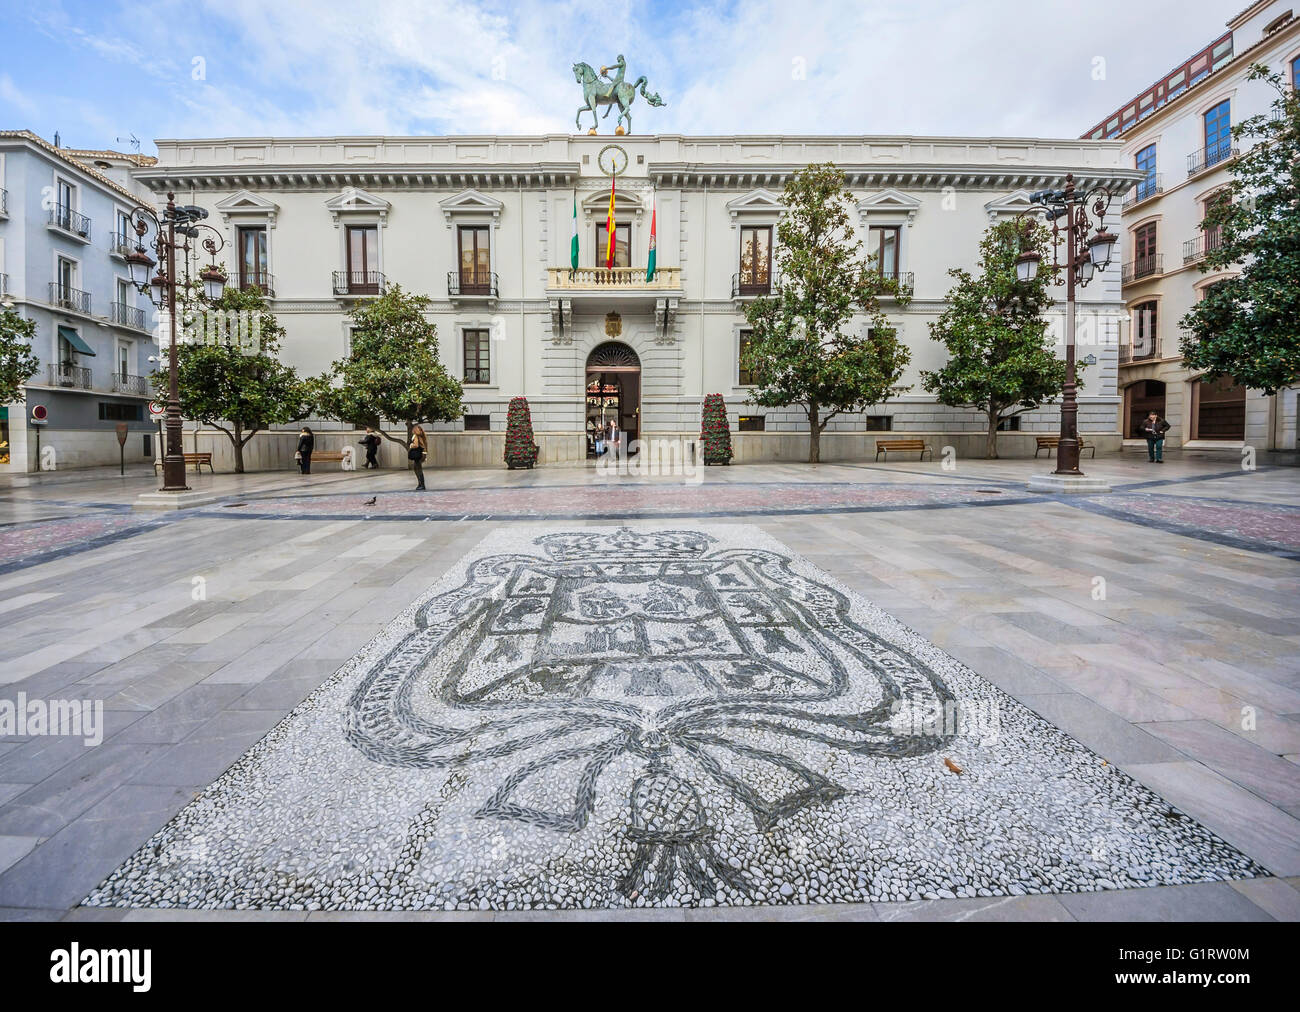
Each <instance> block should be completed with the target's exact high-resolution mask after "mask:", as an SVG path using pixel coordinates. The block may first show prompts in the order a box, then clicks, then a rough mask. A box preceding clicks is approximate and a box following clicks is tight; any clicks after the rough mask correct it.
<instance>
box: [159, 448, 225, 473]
mask: <svg viewBox="0 0 1300 1012" xmlns="http://www.w3.org/2000/svg"><path fill="white" fill-rule="evenodd" d="M183 456H184V457H185V466H186V467H189V466H190V465H191V464H193V465H194V470H195V471H196V472H197V473H199V474H202V473H203V465H204V464H207V465H208V470H209V471H212V454H210V453H186V454H184V455H183ZM162 466H163V462H162V461H161V460H155V461H154V462H153V473H154V474H157V473H158V469H159V468H160V467H162ZM213 473H214V474H215V473H216V472H215V471H213Z"/></svg>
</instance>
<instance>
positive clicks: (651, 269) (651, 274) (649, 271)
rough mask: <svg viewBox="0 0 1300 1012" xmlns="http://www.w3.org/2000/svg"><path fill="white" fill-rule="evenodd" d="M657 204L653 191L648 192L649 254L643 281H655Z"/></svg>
mask: <svg viewBox="0 0 1300 1012" xmlns="http://www.w3.org/2000/svg"><path fill="white" fill-rule="evenodd" d="M657 203H658V200H657V194H656V193H655V191H653V190H651V191H650V254H649V256H647V257H646V261H645V279H646V281H653V280H654V279H655V247H656V246H657V245H658V244H659V238H658V235H657V230H656V228H655V212H656V207H655V205H656V204H657Z"/></svg>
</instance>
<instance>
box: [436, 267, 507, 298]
mask: <svg viewBox="0 0 1300 1012" xmlns="http://www.w3.org/2000/svg"><path fill="white" fill-rule="evenodd" d="M499 296H500V288H499V286H498V279H497V275H496V272H495V271H448V272H447V298H449V299H451V300H452V301H453V302H456V301H461V300H464V301H466V302H475V301H477V302H484V301H488V300H491V299H495V298H498V297H499Z"/></svg>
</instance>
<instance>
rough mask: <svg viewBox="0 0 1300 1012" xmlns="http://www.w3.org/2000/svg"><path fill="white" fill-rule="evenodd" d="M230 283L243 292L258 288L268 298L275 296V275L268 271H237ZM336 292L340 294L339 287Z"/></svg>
mask: <svg viewBox="0 0 1300 1012" xmlns="http://www.w3.org/2000/svg"><path fill="white" fill-rule="evenodd" d="M230 283H231V284H232V285H234V286H235V287H236V288H238V289H239V290H240V291H241V292H247V291H249V290H250V289H253V288H256V289H257V290H258V291H260V292H261V293H262V294H263V295H265V296H266V297H267V298H268V299H274V298H275V275H273V274H268V273H266V271H237V272H235V273H234V274H233V275H231V278H230ZM334 294H336V295H337V294H339V292H338V291H337V289H336V291H335V293H334Z"/></svg>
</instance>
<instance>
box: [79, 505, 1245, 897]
mask: <svg viewBox="0 0 1300 1012" xmlns="http://www.w3.org/2000/svg"><path fill="white" fill-rule="evenodd" d="M1262 874H1267V873H1266V872H1265V871H1264V870H1263V869H1262V868H1261V867H1260V866H1258V865H1257V864H1255V863H1254V862H1253V861H1251V860H1250V859H1249V858H1247V857H1246V856H1244V855H1243V854H1241V853H1240V852H1239V851H1237V850H1236V849H1234V848H1233V847H1231V846H1229V845H1228V844H1227V843H1225V842H1224V841H1223V840H1221V839H1219V838H1218V837H1217V836H1215V835H1214V834H1212V833H1211V832H1209V831H1208V830H1206V829H1205V828H1204V827H1202V826H1201V825H1200V824H1198V823H1197V822H1195V821H1194V820H1192V819H1191V818H1189V817H1188V816H1186V815H1185V814H1183V813H1181V812H1179V811H1177V810H1175V809H1173V808H1171V807H1170V806H1169V804H1168V803H1167V802H1165V801H1163V800H1162V799H1160V798H1159V797H1158V796H1157V795H1155V794H1154V793H1152V792H1151V791H1150V790H1148V789H1146V788H1145V787H1143V786H1141V785H1139V784H1138V783H1137V782H1135V781H1134V780H1132V779H1131V778H1130V777H1129V776H1127V775H1126V774H1124V773H1122V772H1121V771H1119V770H1118V769H1116V768H1115V767H1114V766H1112V765H1109V764H1108V763H1107V762H1106V761H1105V760H1104V759H1102V758H1101V757H1099V756H1097V755H1096V754H1094V753H1093V752H1091V751H1089V750H1088V749H1086V748H1085V747H1083V746H1082V745H1080V744H1079V743H1078V742H1077V741H1075V740H1074V739H1072V738H1070V737H1069V736H1067V735H1066V734H1064V733H1063V732H1061V731H1060V730H1058V729H1057V728H1055V727H1053V726H1052V725H1050V724H1048V723H1047V722H1046V721H1044V720H1043V719H1042V718H1040V717H1038V716H1037V715H1035V714H1034V713H1032V712H1031V711H1029V710H1028V709H1026V708H1025V707H1024V706H1022V705H1021V704H1019V703H1017V702H1016V701H1015V700H1013V699H1011V698H1010V697H1008V696H1006V695H1005V694H1003V693H1002V692H1000V691H999V690H997V689H996V688H994V687H993V686H991V685H990V684H989V683H987V682H986V681H984V680H983V679H982V678H980V677H979V676H978V675H977V674H975V673H974V672H973V671H971V670H970V669H968V668H966V667H965V666H963V665H961V664H960V663H958V662H957V661H955V660H953V659H952V658H950V657H949V656H947V655H946V654H944V653H943V652H942V651H940V650H939V649H938V648H936V647H935V646H934V645H933V644H931V643H930V642H928V641H927V640H925V639H923V638H922V637H920V636H918V635H917V634H916V633H914V632H912V631H910V630H908V629H906V628H905V627H903V626H901V625H900V624H899V623H897V622H896V621H895V620H893V619H892V618H890V617H889V616H888V615H887V614H885V613H883V612H881V611H880V610H879V609H877V608H875V607H873V606H872V605H870V604H869V603H868V602H866V601H864V600H863V599H862V598H860V597H859V596H857V595H856V594H854V593H853V592H851V591H850V590H848V589H847V588H845V587H844V586H843V585H841V584H839V583H838V582H837V581H835V580H833V579H832V578H830V577H828V576H827V575H826V574H824V573H822V572H820V571H819V570H817V569H815V568H814V567H812V566H811V565H810V564H808V563H807V562H806V561H805V560H802V559H801V558H799V557H798V556H796V555H794V554H792V553H791V552H790V551H789V550H788V549H787V548H785V547H784V546H782V545H781V544H780V543H779V542H776V541H775V540H773V539H771V538H770V537H768V536H767V535H765V534H764V533H763V532H761V531H760V530H758V529H757V528H755V527H751V526H746V525H728V526H697V525H691V527H690V529H678V528H673V527H670V526H666V525H659V526H643V525H637V526H635V527H621V528H618V527H586V528H582V529H575V530H569V529H563V528H556V527H554V526H552V527H549V528H544V529H539V528H538V527H528V528H525V527H523V526H514V527H511V528H507V529H503V530H499V531H497V532H494V533H493V534H491V535H490V536H489V537H488V538H487V539H485V540H484V541H483V542H482V543H481V544H480V545H479V546H478V547H477V548H476V549H475V550H473V551H472V552H470V553H469V554H468V555H467V556H466V557H465V558H464V559H462V560H461V561H460V562H459V563H458V564H457V565H456V566H455V567H453V569H452V570H451V571H450V572H448V573H447V574H446V575H445V576H444V577H443V578H442V579H441V580H440V581H439V582H438V583H437V584H436V585H435V586H434V587H433V588H432V589H431V590H430V591H429V592H428V593H427V594H425V595H424V596H422V597H421V598H420V599H418V600H417V601H415V602H414V603H413V604H412V605H411V606H410V607H408V608H407V609H406V611H405V612H404V613H403V614H402V615H401V616H399V617H398V618H397V619H396V620H394V622H393V623H392V624H391V625H390V626H389V628H388V629H387V630H385V632H384V633H382V634H381V635H380V636H379V637H377V638H376V639H375V640H374V641H372V642H371V643H370V644H369V645H368V646H367V647H366V648H365V649H364V650H362V651H361V652H360V653H359V654H358V655H357V656H356V657H355V658H353V659H352V661H350V662H349V663H348V664H347V665H346V666H345V667H344V668H342V669H341V670H340V671H339V672H338V673H337V674H336V675H335V676H333V677H332V678H330V679H329V680H327V681H326V682H325V683H324V684H323V685H322V686H321V687H320V688H319V689H317V690H316V692H314V693H313V694H312V695H311V696H309V697H308V698H307V699H306V700H305V701H304V702H303V703H302V704H301V705H300V706H299V707H298V708H297V709H296V710H294V711H293V712H292V713H291V714H290V715H289V716H288V717H287V718H286V719H285V720H284V721H283V722H282V723H281V724H280V725H278V726H277V727H276V728H275V729H274V730H273V731H272V732H271V733H270V734H269V735H267V737H266V738H264V739H263V740H262V741H261V742H259V743H258V744H257V745H255V746H254V747H253V748H252V749H251V750H250V751H249V752H248V753H247V754H246V755H245V756H244V757H243V758H242V759H240V760H239V761H238V762H237V763H236V764H235V765H234V766H233V767H232V768H231V769H230V770H229V771H228V772H227V773H226V774H225V775H223V776H222V777H221V778H220V779H218V780H217V781H216V783H214V784H213V785H212V786H211V787H210V788H208V789H207V790H205V791H204V792H202V793H201V794H200V796H199V797H198V798H197V799H196V800H195V801H194V802H193V803H192V804H190V805H189V806H188V807H187V808H186V809H185V810H183V811H182V812H181V813H180V814H179V815H178V816H177V817H176V818H175V819H174V820H173V821H172V822H171V823H169V824H168V825H167V826H166V827H165V828H164V829H163V830H162V831H161V832H159V833H158V834H157V835H156V836H155V837H154V838H153V839H151V840H150V841H148V842H147V843H146V844H145V845H144V846H143V847H142V848H141V849H140V851H138V852H137V853H136V854H135V855H134V856H133V857H131V858H130V859H129V860H128V861H127V862H126V863H125V864H124V865H122V867H120V868H119V869H118V870H117V871H116V872H114V873H113V874H112V875H111V876H110V877H109V878H108V879H107V880H106V881H105V882H104V883H103V884H102V885H101V886H99V887H98V888H97V889H95V890H94V892H93V893H92V894H91V895H90V896H89V897H88V898H87V899H86V901H85V902H86V903H87V904H89V905H95V906H109V905H116V906H161V907H169V906H175V907H206V908H261V909H282V908H288V909H429V908H441V909H536V908H567V907H593V906H595V907H629V906H645V905H660V906H681V905H690V906H713V905H735V904H743V905H751V904H776V903H821V902H837V901H862V900H906V899H913V900H915V899H922V898H938V897H945V898H946V897H954V896H966V897H970V896H1001V895H1021V894H1026V893H1044V892H1048V893H1059V892H1079V891H1091V890H1099V889H1118V888H1125V887H1134V886H1145V885H1155V884H1171V883H1188V882H1205V881H1215V880H1223V879H1231V878H1239V877H1250V876H1255V875H1262Z"/></svg>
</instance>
